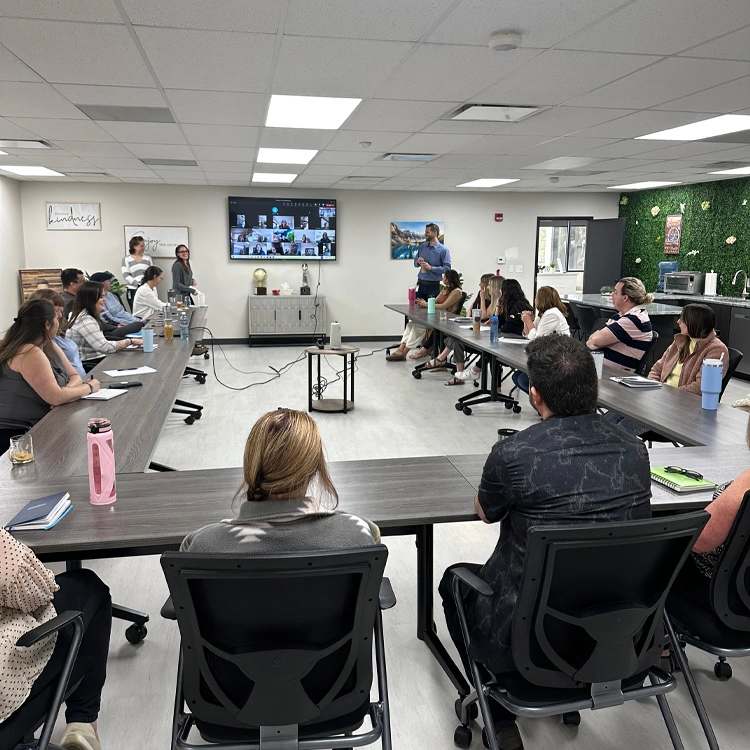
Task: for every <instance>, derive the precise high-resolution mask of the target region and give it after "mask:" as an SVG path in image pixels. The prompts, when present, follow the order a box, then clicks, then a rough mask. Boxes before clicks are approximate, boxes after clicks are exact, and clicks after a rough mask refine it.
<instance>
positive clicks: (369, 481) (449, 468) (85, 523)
mask: <svg viewBox="0 0 750 750" xmlns="http://www.w3.org/2000/svg"><path fill="white" fill-rule="evenodd" d="M329 468H330V471H331V477H332V479H333V482H334V485H335V486H336V489H337V491H338V493H339V508H340V509H341V510H345V511H348V512H350V513H354V514H355V515H359V516H362V517H364V518H369V519H370V520H372V521H374V522H375V523H376V524H378V526H380V527H381V528H382V529H383V532H384V533H386V534H387V533H388V532H389V531H391V532H392V533H393V532H398V531H399V530H408V529H409V528H410V527H414V526H420V525H425V524H433V523H449V522H454V521H472V520H476V519H477V516H476V515H475V513H474V504H473V498H474V489H473V488H472V486H471V484H470V483H469V482H468V481H467V480H466V479H465V478H464V476H463V475H462V474H461V473H460V472H459V471H457V469H456V468H455V467H454V466H453V464H451V462H450V461H448V459H446V458H445V457H444V456H429V457H424V458H401V459H375V460H369V461H334V462H332V463H330V464H329ZM241 483H242V469H241V468H232V469H207V470H203V471H179V472H166V473H147V474H118V476H117V501H116V502H115V503H113V504H112V505H107V506H93V505H91V504H90V502H89V487H88V477H87V476H78V477H68V478H57V479H53V478H46V479H43V480H39V481H37V482H35V483H34V484H18V485H16V484H12V485H11V486H9V484H8V482H7V481H6V482H4V483H3V482H1V481H0V518H2V519H3V520H5V521H7V520H9V519H10V518H12V517H13V515H14V514H15V513H17V512H18V511H19V510H20V509H21V508H22V507H23V506H24V505H25V504H26V503H27V502H29V501H30V500H33V499H35V498H38V497H42V496H45V495H48V494H52V493H54V492H62V491H68V492H70V496H71V500H72V502H73V510H72V511H71V512H70V513H69V514H68V515H67V516H65V518H63V519H62V520H61V521H60V523H59V524H58V525H57V526H55V528H53V529H50V530H49V531H27V532H17V533H15V536H17V538H18V539H19V540H20V541H22V542H23V543H24V544H27V545H28V546H29V547H31V548H32V549H33V550H34V552H35V553H36V554H37V555H39V556H40V557H41V558H42V559H44V560H48V561H50V560H65V559H89V558H100V557H124V556H128V555H139V554H141V555H143V554H158V553H160V552H163V551H164V550H166V549H175V548H177V547H178V546H179V544H180V543H181V542H182V540H183V539H184V537H185V536H186V535H187V534H188V533H190V532H191V531H193V530H195V529H197V528H200V527H201V526H205V525H206V524H209V523H215V522H218V521H221V520H222V519H225V518H231V517H232V516H233V515H234V513H233V511H232V507H231V506H232V498H233V497H234V495H235V493H236V491H237V489H238V488H239V487H240V485H241ZM239 502H240V501H239V500H238V501H237V503H235V506H238V505H239Z"/></svg>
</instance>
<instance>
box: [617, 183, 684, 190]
mask: <svg viewBox="0 0 750 750" xmlns="http://www.w3.org/2000/svg"><path fill="white" fill-rule="evenodd" d="M667 185H682V183H681V182H633V183H632V184H630V185H608V189H609V190H647V189H648V188H658V187H666V186H667Z"/></svg>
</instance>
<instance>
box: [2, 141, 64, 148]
mask: <svg viewBox="0 0 750 750" xmlns="http://www.w3.org/2000/svg"><path fill="white" fill-rule="evenodd" d="M0 148H52V146H50V145H49V143H47V142H45V141H4V140H0Z"/></svg>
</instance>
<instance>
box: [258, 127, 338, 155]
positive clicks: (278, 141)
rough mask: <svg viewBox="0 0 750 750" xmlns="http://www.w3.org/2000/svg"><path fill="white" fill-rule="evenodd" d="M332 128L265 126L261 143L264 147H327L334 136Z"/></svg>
mask: <svg viewBox="0 0 750 750" xmlns="http://www.w3.org/2000/svg"><path fill="white" fill-rule="evenodd" d="M333 135H334V131H332V130H305V129H303V128H263V130H262V132H261V134H260V145H261V146H262V147H263V148H314V149H317V150H318V151H319V150H321V149H323V148H325V147H326V145H327V144H328V142H329V141H330V140H331V138H333Z"/></svg>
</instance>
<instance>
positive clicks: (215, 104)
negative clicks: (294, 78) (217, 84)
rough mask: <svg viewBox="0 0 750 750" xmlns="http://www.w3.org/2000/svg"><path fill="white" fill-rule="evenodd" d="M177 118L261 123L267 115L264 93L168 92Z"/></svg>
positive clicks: (200, 122)
mask: <svg viewBox="0 0 750 750" xmlns="http://www.w3.org/2000/svg"><path fill="white" fill-rule="evenodd" d="M166 94H167V98H168V99H169V102H170V104H171V105H172V109H173V110H174V113H175V116H176V118H177V120H178V122H181V123H183V124H184V123H194V124H197V125H240V126H252V127H255V126H258V125H260V124H261V122H262V121H263V118H264V117H265V113H266V108H267V106H268V97H267V96H266V95H265V94H237V93H228V92H223V91H180V90H176V89H170V90H168V91H167V92H166Z"/></svg>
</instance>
